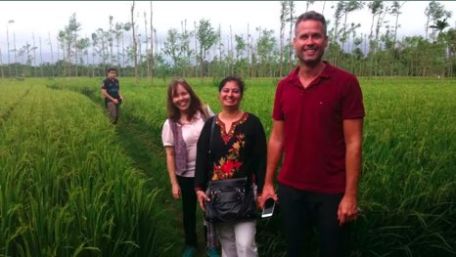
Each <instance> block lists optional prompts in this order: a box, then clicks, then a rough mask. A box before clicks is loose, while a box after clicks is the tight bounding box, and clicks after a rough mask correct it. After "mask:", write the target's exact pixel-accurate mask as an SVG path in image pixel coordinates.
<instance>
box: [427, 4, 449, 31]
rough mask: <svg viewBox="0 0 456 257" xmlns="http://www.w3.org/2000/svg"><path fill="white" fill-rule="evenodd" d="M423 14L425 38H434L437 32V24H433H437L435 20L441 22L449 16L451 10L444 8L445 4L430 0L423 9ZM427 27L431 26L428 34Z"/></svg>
mask: <svg viewBox="0 0 456 257" xmlns="http://www.w3.org/2000/svg"><path fill="white" fill-rule="evenodd" d="M424 14H425V15H426V28H425V29H426V30H425V35H426V38H431V39H433V40H434V39H435V37H436V32H437V26H435V25H436V24H437V21H439V20H440V22H442V21H443V20H446V19H448V18H450V17H451V11H447V10H445V6H444V5H443V4H442V3H439V2H436V1H431V2H429V4H428V6H427V7H426V9H425V10H424ZM429 24H432V25H433V26H432V27H431V26H430V25H429ZM440 25H442V24H440ZM429 28H432V31H431V34H430V35H429V34H428V29H429Z"/></svg>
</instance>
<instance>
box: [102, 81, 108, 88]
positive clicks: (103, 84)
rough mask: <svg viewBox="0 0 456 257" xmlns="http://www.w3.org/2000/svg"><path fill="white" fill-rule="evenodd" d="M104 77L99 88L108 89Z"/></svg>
mask: <svg viewBox="0 0 456 257" xmlns="http://www.w3.org/2000/svg"><path fill="white" fill-rule="evenodd" d="M106 84H107V83H106V79H105V80H103V82H101V89H108V86H107V85H106Z"/></svg>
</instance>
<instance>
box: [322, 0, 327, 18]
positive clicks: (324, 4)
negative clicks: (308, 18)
mask: <svg viewBox="0 0 456 257" xmlns="http://www.w3.org/2000/svg"><path fill="white" fill-rule="evenodd" d="M325 7H326V0H324V1H323V7H322V8H321V14H323V15H324V13H325Z"/></svg>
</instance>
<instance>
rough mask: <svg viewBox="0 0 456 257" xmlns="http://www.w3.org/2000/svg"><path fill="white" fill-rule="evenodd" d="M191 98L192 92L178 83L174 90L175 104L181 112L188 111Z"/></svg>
mask: <svg viewBox="0 0 456 257" xmlns="http://www.w3.org/2000/svg"><path fill="white" fill-rule="evenodd" d="M190 103H191V99H190V94H189V93H188V91H187V90H185V88H184V87H183V86H182V85H180V84H178V85H177V87H176V89H175V91H174V92H173V104H174V106H176V107H177V109H179V111H181V112H186V111H187V110H188V108H189V107H190Z"/></svg>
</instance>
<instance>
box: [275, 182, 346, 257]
mask: <svg viewBox="0 0 456 257" xmlns="http://www.w3.org/2000/svg"><path fill="white" fill-rule="evenodd" d="M278 193H279V201H280V209H281V212H282V220H283V221H282V222H283V225H284V228H285V236H286V239H287V256H288V257H300V256H303V255H301V254H302V249H303V244H304V242H305V239H306V238H305V237H306V236H307V235H309V234H310V231H311V230H312V228H313V226H315V227H316V229H317V233H318V239H319V248H320V256H321V257H342V256H346V248H347V247H346V244H345V240H346V234H347V228H346V226H339V223H338V220H337V209H338V207H339V203H340V200H341V199H342V196H343V195H342V194H324V193H315V192H308V191H302V190H297V189H294V188H291V187H289V186H285V185H283V184H280V185H279V190H278Z"/></svg>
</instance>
